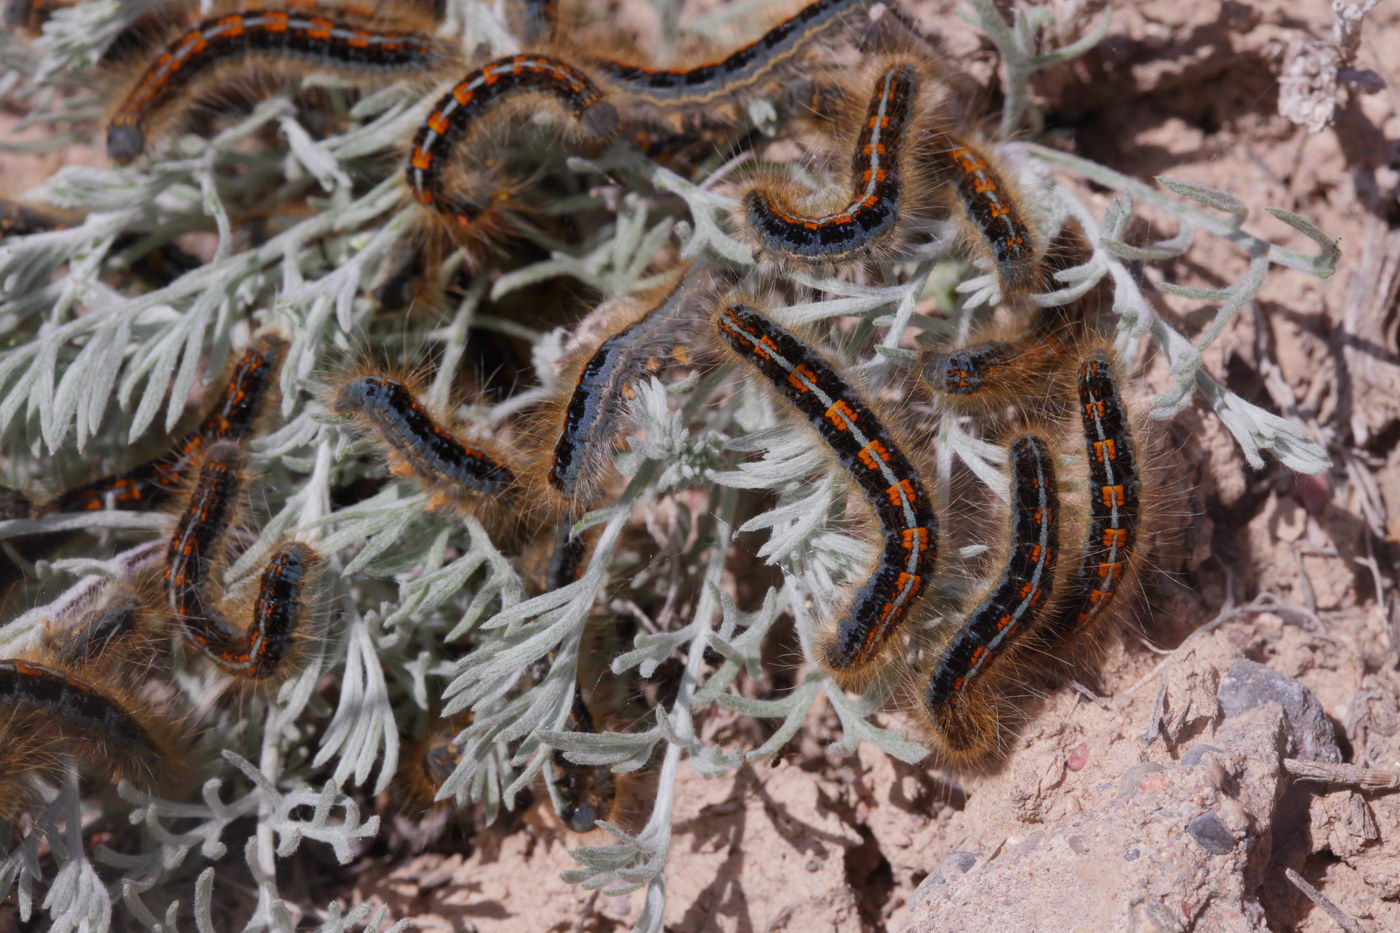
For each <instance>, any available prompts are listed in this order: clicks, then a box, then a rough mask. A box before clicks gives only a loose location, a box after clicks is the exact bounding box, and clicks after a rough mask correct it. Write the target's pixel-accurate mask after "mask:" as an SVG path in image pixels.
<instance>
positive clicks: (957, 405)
mask: <svg viewBox="0 0 1400 933" xmlns="http://www.w3.org/2000/svg"><path fill="white" fill-rule="evenodd" d="M1078 330H1079V322H1078V321H1076V320H1075V319H1074V317H1073V315H1072V314H1068V313H1066V309H1063V308H1044V309H1040V310H1038V311H1036V312H1033V317H1032V319H1031V320H1030V321H1028V322H1026V323H1025V324H1023V325H1022V326H1020V327H1019V328H1017V327H1009V328H1004V327H993V328H990V329H988V330H985V331H983V332H982V333H980V334H978V335H975V336H974V339H973V340H972V341H971V342H969V343H967V344H965V345H963V346H962V347H959V348H957V349H954V350H950V351H947V352H943V353H930V354H928V355H926V356H925V357H924V361H923V372H924V378H925V379H926V380H927V381H928V384H929V387H930V388H931V389H933V391H934V393H935V394H936V395H937V396H938V397H939V398H940V400H941V401H942V402H943V403H944V404H946V405H948V406H949V407H951V408H953V409H955V410H957V411H961V412H993V411H997V410H1002V409H1006V408H1008V407H1012V406H1014V407H1016V408H1018V409H1019V410H1022V411H1025V410H1026V409H1034V410H1035V413H1036V414H1037V416H1043V417H1045V418H1049V419H1055V418H1057V417H1058V416H1059V415H1061V414H1063V413H1064V412H1065V410H1066V407H1067V403H1066V402H1065V401H1063V400H1064V399H1066V398H1068V397H1070V396H1071V395H1072V391H1073V390H1072V386H1071V385H1070V372H1071V370H1070V367H1069V366H1067V365H1066V362H1065V361H1066V358H1067V357H1068V358H1069V359H1073V358H1074V356H1075V355H1076V353H1077V343H1078Z"/></svg>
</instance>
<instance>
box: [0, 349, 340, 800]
mask: <svg viewBox="0 0 1400 933" xmlns="http://www.w3.org/2000/svg"><path fill="white" fill-rule="evenodd" d="M287 349H288V343H287V340H286V338H284V337H283V336H282V335H280V334H278V333H275V332H267V333H263V334H260V335H258V336H257V337H256V338H255V339H254V340H253V341H252V342H251V343H250V344H249V346H248V348H247V349H246V350H245V351H244V353H243V354H242V355H241V357H240V358H239V359H238V360H237V361H236V362H235V363H234V365H233V366H232V367H231V370H230V372H229V374H228V377H227V380H226V381H225V383H224V387H223V390H222V391H221V392H220V393H219V396H218V398H217V400H216V402H215V404H214V405H213V407H212V408H211V409H210V410H209V411H208V413H207V414H206V415H205V416H204V417H203V418H202V419H201V421H200V423H199V425H198V427H197V428H196V429H195V430H194V431H192V432H191V433H189V434H187V435H185V436H184V437H182V438H181V439H180V440H179V441H178V442H177V443H176V444H175V445H174V447H173V448H172V449H171V450H170V451H169V452H167V453H165V454H162V455H160V456H158V457H156V458H153V459H151V460H148V461H146V462H144V463H142V464H139V465H137V466H133V467H131V468H129V469H126V470H122V471H120V472H118V473H114V474H111V475H108V476H104V477H101V478H99V479H95V480H92V481H90V482H87V483H84V484H82V485H80V486H76V487H73V488H70V489H67V490H64V491H62V492H59V493H57V494H56V495H54V496H52V497H48V498H44V497H39V496H33V497H23V499H22V504H20V505H19V506H17V507H15V508H12V509H11V511H10V512H9V513H8V517H10V518H24V517H36V518H37V517H42V516H44V515H48V514H51V513H53V512H68V513H79V514H81V513H90V512H94V511H101V510H104V509H107V508H113V507H120V508H122V509H124V510H127V511H136V510H150V509H156V508H160V507H162V506H169V507H171V508H172V509H173V510H174V511H175V515H174V519H175V523H174V530H173V532H172V533H171V535H170V538H169V541H168V543H167V544H166V546H165V548H164V557H163V560H159V561H157V562H153V563H156V564H157V566H155V567H152V568H150V569H148V570H145V571H141V572H137V573H136V574H134V576H133V579H131V580H130V581H126V582H120V581H117V582H110V583H107V584H100V585H99V586H98V587H97V588H96V590H95V592H94V593H93V594H92V595H90V596H89V597H88V598H87V599H86V600H85V601H84V602H83V604H82V605H80V606H78V607H76V608H70V609H68V610H67V611H65V612H63V613H62V614H61V617H57V618H55V619H52V620H46V621H45V624H44V626H43V629H42V631H41V632H39V634H38V635H37V636H36V637H32V638H30V639H29V641H28V643H27V644H26V645H25V646H24V650H23V651H20V652H18V653H16V654H15V655H14V656H12V657H9V658H6V659H4V660H0V709H2V710H4V716H3V722H4V725H3V734H4V737H5V745H6V748H7V749H13V750H14V751H15V754H13V755H10V754H7V756H6V759H7V760H6V764H5V767H4V770H3V771H0V802H4V803H8V804H10V806H9V807H7V808H5V809H4V810H3V812H0V817H3V820H4V821H10V820H14V819H18V818H19V816H20V815H21V814H22V812H24V810H25V809H26V808H27V807H29V806H31V805H33V804H35V803H37V802H38V801H40V800H41V799H42V795H43V794H42V789H43V787H44V785H45V783H49V784H52V783H53V782H55V781H60V780H62V778H63V775H64V774H65V773H67V771H68V769H70V768H71V767H72V765H73V764H78V765H81V766H82V767H84V768H85V769H87V770H90V771H92V772H93V773H98V774H103V775H106V776H108V777H111V778H113V779H115V780H130V781H132V782H133V783H135V784H137V785H138V786H141V787H143V788H144V789H146V790H148V791H152V792H164V793H171V792H173V791H175V790H177V789H184V788H182V787H181V785H182V784H183V783H184V779H185V778H186V777H187V776H188V773H189V771H190V770H191V769H192V768H193V767H194V763H191V762H190V761H188V758H187V755H186V753H185V750H184V748H183V746H184V745H185V744H186V743H187V742H188V740H189V737H188V735H187V732H188V728H187V725H186V723H187V719H188V715H189V714H190V713H191V712H193V711H191V710H182V709H180V707H179V704H178V703H177V702H176V701H175V700H174V699H173V695H174V691H173V690H172V689H171V685H170V678H171V676H172V675H173V672H174V668H175V665H176V664H177V661H178V655H177V654H176V653H174V652H172V650H171V642H172V636H174V639H175V640H176V641H177V643H178V644H182V645H184V646H188V647H190V648H193V649H195V651H196V652H198V653H199V654H202V655H204V656H205V657H207V658H208V659H209V660H210V661H212V662H213V663H214V664H215V665H216V666H217V667H218V668H219V669H220V670H222V671H223V672H224V673H226V674H228V675H229V676H230V678H231V679H232V682H234V683H240V684H245V685H254V684H267V683H276V682H278V681H280V680H282V679H285V678H286V677H287V676H288V675H289V674H290V673H291V672H293V671H294V670H295V669H296V667H297V658H298V652H297V648H298V645H299V644H300V643H301V642H302V641H304V640H305V639H306V638H307V637H308V636H309V635H311V634H312V633H311V631H310V629H311V624H310V621H309V619H310V616H311V615H312V613H313V610H314V586H313V584H314V578H315V573H316V569H317V565H318V563H319V559H320V558H319V556H318V554H317V552H316V550H315V549H314V547H313V546H312V545H310V544H308V543H306V542H303V541H298V540H294V539H289V540H287V541H286V542H284V543H282V544H281V545H279V546H278V547H277V548H275V549H274V551H273V553H272V555H271V557H270V558H269V559H268V560H267V562H266V564H265V565H264V567H263V570H262V572H261V575H260V577H259V580H258V586H257V590H256V594H255V595H253V596H251V597H250V598H246V599H234V598H231V597H230V596H229V594H228V593H227V592H226V591H225V590H224V588H223V586H222V582H221V578H222V571H223V570H224V569H226V567H227V565H228V562H227V556H228V554H227V552H228V550H229V545H230V541H229V538H230V536H231V533H232V532H236V531H238V530H239V529H240V527H241V524H240V519H239V516H240V514H241V507H242V504H243V502H244V500H245V499H246V496H247V488H246V486H247V471H246V469H245V468H244V461H245V456H246V454H245V448H246V445H247V443H248V442H249V441H250V440H251V439H252V438H253V436H254V434H255V431H256V427H257V425H258V423H259V421H260V418H261V416H262V414H263V413H264V411H265V410H266V409H267V408H268V407H270V402H271V399H272V397H273V396H275V394H276V393H275V386H276V382H277V374H278V371H279V369H280V367H281V364H282V361H283V359H284V358H285V356H286V353H287ZM55 537H58V538H66V537H67V536H66V535H62V534H60V535H52V534H43V533H39V534H36V535H34V536H32V538H31V540H29V541H27V542H26V549H27V550H29V552H30V554H31V556H37V555H38V554H42V553H47V552H48V551H50V550H51V549H53V548H54V547H56V546H57V545H59V544H61V543H62V541H54V540H52V539H53V538H55ZM58 615H59V614H56V616H58Z"/></svg>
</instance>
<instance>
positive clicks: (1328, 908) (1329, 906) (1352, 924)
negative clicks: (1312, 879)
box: [1283, 868, 1366, 933]
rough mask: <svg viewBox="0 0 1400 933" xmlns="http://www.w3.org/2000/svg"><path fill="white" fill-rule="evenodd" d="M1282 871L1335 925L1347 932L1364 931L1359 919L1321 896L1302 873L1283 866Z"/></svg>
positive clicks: (1359, 932)
mask: <svg viewBox="0 0 1400 933" xmlns="http://www.w3.org/2000/svg"><path fill="white" fill-rule="evenodd" d="M1283 873H1284V875H1285V876H1287V878H1288V880H1289V881H1291V882H1293V886H1294V887H1295V888H1297V889H1298V890H1299V891H1302V892H1303V893H1304V894H1306V895H1307V896H1308V900H1310V901H1312V902H1313V903H1314V904H1316V905H1317V906H1318V907H1321V908H1322V912H1323V913H1325V914H1326V915H1327V916H1329V917H1331V918H1332V921H1333V922H1334V923H1336V924H1337V926H1339V927H1341V928H1342V929H1343V930H1346V931H1347V933H1366V928H1365V927H1363V926H1362V925H1361V923H1360V922H1359V921H1357V920H1354V919H1352V918H1351V917H1348V916H1347V915H1346V914H1344V913H1342V909H1341V908H1340V907H1338V906H1337V905H1336V904H1334V903H1332V902H1331V901H1329V900H1328V899H1327V898H1325V897H1323V896H1322V892H1321V891H1319V890H1318V889H1317V888H1315V887H1313V886H1312V885H1310V884H1308V883H1307V882H1306V881H1304V880H1303V876H1302V875H1300V874H1298V873H1297V872H1296V871H1294V870H1293V869H1291V868H1285V869H1284V870H1283Z"/></svg>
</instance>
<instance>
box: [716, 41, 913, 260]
mask: <svg viewBox="0 0 1400 933" xmlns="http://www.w3.org/2000/svg"><path fill="white" fill-rule="evenodd" d="M919 84H920V79H919V74H918V71H917V70H916V69H915V68H914V66H913V65H910V64H907V63H900V64H896V65H893V66H891V67H890V68H888V69H887V70H885V72H884V73H882V74H881V75H880V76H879V78H878V79H877V80H876V82H875V92H874V94H873V95H872V96H871V98H870V104H869V106H868V108H867V109H866V114H865V120H864V122H863V123H862V124H861V130H860V135H859V136H858V137H857V139H856V145H855V152H854V153H853V154H852V156H851V188H852V192H851V200H850V201H849V202H847V204H846V205H845V206H844V207H842V208H841V209H839V210H836V211H833V212H831V213H827V214H802V213H798V212H797V211H795V210H794V209H793V208H791V207H790V206H788V204H787V203H786V201H785V199H784V198H783V197H782V196H780V195H775V194H773V193H772V192H771V191H769V190H768V189H766V188H764V187H756V188H753V189H751V190H750V191H749V192H748V193H747V194H745V195H744V198H743V208H742V209H743V219H744V222H745V223H746V225H747V229H748V230H749V231H750V232H751V234H752V236H753V238H754V240H755V241H756V242H757V245H758V248H759V251H760V253H767V254H775V255H778V256H782V257H786V258H788V259H793V260H796V261H798V262H805V263H818V262H834V261H839V260H843V259H847V258H850V257H851V256H853V255H856V254H863V253H867V252H869V251H870V250H872V249H875V248H877V247H878V246H879V245H881V244H882V243H884V242H885V241H886V240H887V239H888V238H889V237H890V235H891V234H892V233H893V232H894V229H895V226H896V224H897V223H898V222H899V215H900V204H901V198H902V195H903V188H904V171H903V169H902V167H901V164H900V163H901V160H902V159H904V158H905V154H904V149H905V146H906V142H905V138H904V137H905V134H906V131H908V130H909V129H910V128H911V127H910V124H911V122H912V120H913V117H914V107H915V103H916V101H917V99H918V96H919Z"/></svg>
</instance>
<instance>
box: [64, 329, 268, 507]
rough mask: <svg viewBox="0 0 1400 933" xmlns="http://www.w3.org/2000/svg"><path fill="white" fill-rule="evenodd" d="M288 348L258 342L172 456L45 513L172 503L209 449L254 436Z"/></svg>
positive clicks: (99, 482)
mask: <svg viewBox="0 0 1400 933" xmlns="http://www.w3.org/2000/svg"><path fill="white" fill-rule="evenodd" d="M287 347H288V343H287V341H286V339H284V338H283V337H282V336H280V335H279V334H275V333H265V334H262V335H260V336H259V337H257V339H255V340H254V341H253V342H252V344H250V345H249V346H248V349H247V350H246V351H244V353H243V356H242V358H240V359H239V361H238V362H237V363H236V364H235V365H234V367H233V372H232V373H231V375H230V376H229V381H228V384H227V385H226V386H225V387H224V391H223V392H222V393H221V394H220V396H219V400H218V402H217V403H215V405H214V407H213V408H212V409H211V410H210V411H209V413H208V414H206V415H205V416H204V418H203V420H201V421H200V423H199V427H198V428H196V429H195V431H194V432H192V433H191V434H188V435H186V436H185V437H184V438H182V439H181V440H180V442H179V443H178V444H177V445H176V447H175V449H174V450H173V451H172V452H170V453H168V454H164V455H162V456H160V457H157V458H156V459H154V460H150V461H147V462H146V463H143V464H141V465H140V466H137V467H134V468H132V469H130V470H126V471H124V472H121V473H115V474H113V475H111V476H104V477H102V478H101V479H96V480H93V481H92V482H89V483H84V484H83V485H81V486H75V487H73V488H72V489H69V490H67V491H66V492H62V493H60V494H58V495H57V496H55V497H54V498H53V500H52V501H51V502H50V503H48V505H46V506H45V507H44V508H45V510H46V511H59V512H96V511H101V510H102V509H105V508H107V507H108V504H109V503H110V504H112V505H116V506H120V507H122V508H128V509H142V508H154V507H156V506H159V505H162V504H164V503H166V502H168V501H169V500H170V499H172V498H173V497H174V496H175V493H176V491H177V490H178V489H179V486H180V484H181V483H182V482H183V481H184V479H185V476H186V474H187V473H188V471H189V468H190V465H191V464H192V463H193V462H194V461H195V459H196V458H198V456H199V454H200V452H201V451H202V450H204V449H205V448H206V447H207V446H208V445H210V444H212V443H214V442H215V441H219V440H233V441H241V440H243V439H244V438H246V437H248V436H249V435H250V434H251V433H252V431H253V428H254V426H255V425H256V424H257V420H258V416H259V414H260V413H261V412H262V411H263V410H264V409H265V408H266V407H268V404H269V398H270V396H272V395H273V393H274V390H275V387H276V384H277V373H278V371H279V370H280V368H281V366H282V360H283V358H284V357H285V356H286V354H287Z"/></svg>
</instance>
